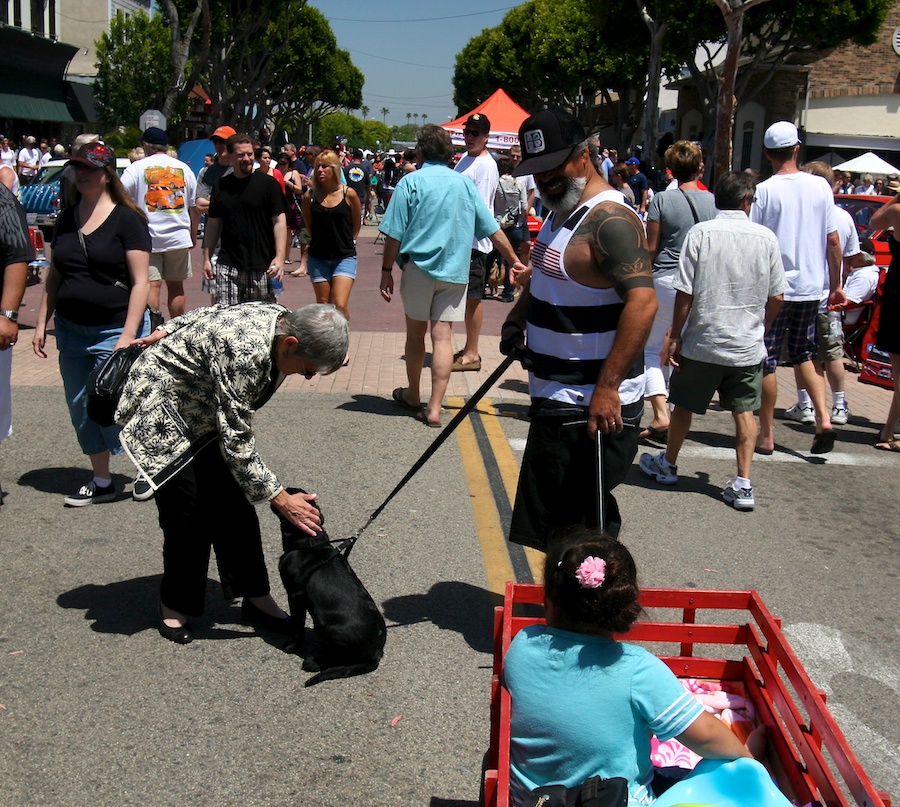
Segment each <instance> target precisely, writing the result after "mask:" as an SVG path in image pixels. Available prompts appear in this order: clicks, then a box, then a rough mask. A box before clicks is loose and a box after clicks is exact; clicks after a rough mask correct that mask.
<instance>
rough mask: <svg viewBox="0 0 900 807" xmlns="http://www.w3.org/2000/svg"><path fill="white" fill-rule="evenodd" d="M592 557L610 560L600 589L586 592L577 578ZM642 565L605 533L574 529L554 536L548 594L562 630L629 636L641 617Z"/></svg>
mask: <svg viewBox="0 0 900 807" xmlns="http://www.w3.org/2000/svg"><path fill="white" fill-rule="evenodd" d="M589 557H595V558H600V559H602V560H603V561H605V562H606V577H605V579H604V581H603V584H602V585H601V586H600V587H599V588H583V587H582V586H581V584H580V583H579V582H578V579H577V578H576V576H575V572H576V571H577V570H578V567H579V566H581V564H582V563H583V562H584V561H585V559H587V558H589ZM638 595H639V590H638V585H637V567H636V566H635V563H634V558H632V557H631V553H630V552H629V551H628V549H627V548H626V547H625V545H624V544H620V543H619V542H618V541H616V540H615V539H613V538H610V537H609V536H608V535H606V534H605V533H604V532H602V531H600V530H597V529H590V528H586V527H575V528H572V529H571V530H569V531H567V532H565V533H563V534H561V535H557V536H554V538H553V540H552V541H551V544H550V549H549V551H548V553H547V559H546V562H545V564H544V596H545V597H546V599H547V600H548V601H549V602H550V603H552V605H553V608H554V611H555V617H556V618H555V623H556V624H557V626H558V627H560V628H564V629H567V630H574V631H577V632H580V633H589V634H606V633H626V632H627V631H628V630H629V629H630V628H631V626H632V625H633V624H634V622H635V620H637V618H638V617H639V616H640V613H641V607H640V605H638Z"/></svg>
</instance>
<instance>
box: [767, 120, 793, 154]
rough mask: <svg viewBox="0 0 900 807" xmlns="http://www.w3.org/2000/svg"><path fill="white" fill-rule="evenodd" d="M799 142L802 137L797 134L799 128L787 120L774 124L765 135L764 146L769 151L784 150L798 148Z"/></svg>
mask: <svg viewBox="0 0 900 807" xmlns="http://www.w3.org/2000/svg"><path fill="white" fill-rule="evenodd" d="M799 142H800V135H799V134H798V133H797V127H796V126H794V124H793V123H791V122H790V121H787V120H780V121H777V122H776V123H773V124H772V125H771V126H770V127H769V128H768V129H766V133H765V135H763V145H764V146H765V147H766V148H767V149H784V148H788V147H789V146H796V145H797V144H798V143H799Z"/></svg>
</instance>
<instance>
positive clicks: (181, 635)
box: [157, 606, 194, 644]
mask: <svg viewBox="0 0 900 807" xmlns="http://www.w3.org/2000/svg"><path fill="white" fill-rule="evenodd" d="M157 627H158V628H159V635H160V636H162V637H163V639H168V640H169V641H170V642H175V644H190V643H191V642H193V641H194V634H193V633H192V632H191V625H190V623H189V622H185V623H184V624H183V625H182V626H181V627H180V628H170V627H169V626H168V625H167V624H166V623H165V622H163V615H162V606H160V609H159V624H158V625H157Z"/></svg>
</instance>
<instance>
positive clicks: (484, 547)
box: [447, 398, 513, 596]
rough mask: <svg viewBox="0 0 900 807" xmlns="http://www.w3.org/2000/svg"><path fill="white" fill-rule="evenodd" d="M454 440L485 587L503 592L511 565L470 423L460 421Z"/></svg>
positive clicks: (456, 402) (451, 401)
mask: <svg viewBox="0 0 900 807" xmlns="http://www.w3.org/2000/svg"><path fill="white" fill-rule="evenodd" d="M447 403H448V404H449V405H450V406H453V407H456V406H461V405H462V403H461V402H459V400H458V399H453V398H451V399H448V401H447ZM456 439H457V441H458V443H459V450H460V454H461V455H462V464H463V470H464V472H465V474H466V481H467V483H468V486H469V501H470V502H471V504H472V513H473V515H474V516H475V532H476V534H477V535H478V542H479V543H480V544H481V557H482V560H483V561H484V571H485V576H486V577H487V583H488V588H489V589H490V591H491V592H492V593H494V594H499V595H501V596H502V595H503V592H504V591H505V589H506V581H507V580H512V579H513V571H512V564H511V563H510V560H509V554H508V552H507V551H506V539H505V537H504V535H503V530H502V529H501V527H500V516H499V514H498V513H497V506H496V504H495V503H494V498H493V496H492V495H491V486H490V483H489V482H488V477H487V471H486V470H485V467H484V462H483V461H482V459H481V452H480V451H479V450H478V442H477V441H476V439H475V432H474V430H473V429H472V424H471V423H469V421H468V420H464V421H463V422H462V423H460V425H459V426H458V427H457V429H456Z"/></svg>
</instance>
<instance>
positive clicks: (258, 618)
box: [241, 597, 294, 636]
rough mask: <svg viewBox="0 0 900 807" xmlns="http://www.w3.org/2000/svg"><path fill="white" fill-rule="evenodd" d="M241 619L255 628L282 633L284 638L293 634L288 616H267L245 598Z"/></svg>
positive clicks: (242, 604)
mask: <svg viewBox="0 0 900 807" xmlns="http://www.w3.org/2000/svg"><path fill="white" fill-rule="evenodd" d="M241 617H243V619H244V621H245V622H249V623H250V624H251V625H254V626H256V627H257V628H266V630H271V631H274V632H275V633H283V634H284V635H285V636H292V635H293V633H294V631H293V628H292V623H291V618H290V617H289V616H272V615H271V614H267V613H266V612H265V611H263V610H261V609H259V608H257V607H256V606H255V605H254V604H253V603H252V602H250V600H249V599H248V598H247V597H244V601H243V602H242V603H241Z"/></svg>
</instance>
